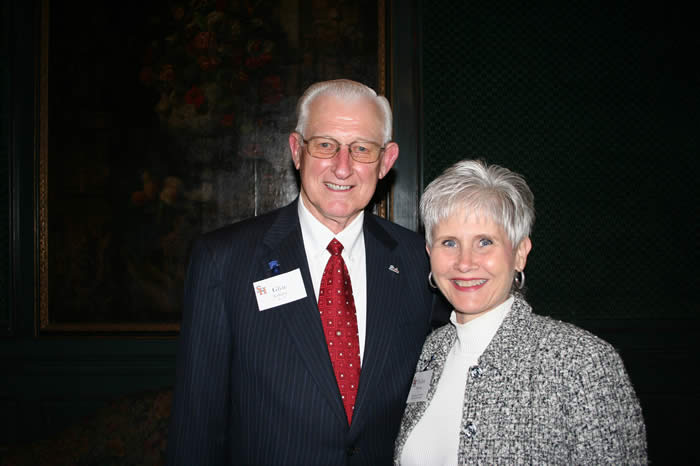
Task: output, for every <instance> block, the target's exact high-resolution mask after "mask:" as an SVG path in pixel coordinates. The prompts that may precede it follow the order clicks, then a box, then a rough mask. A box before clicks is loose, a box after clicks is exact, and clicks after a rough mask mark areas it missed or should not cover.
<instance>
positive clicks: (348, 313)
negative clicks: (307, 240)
mask: <svg viewBox="0 0 700 466" xmlns="http://www.w3.org/2000/svg"><path fill="white" fill-rule="evenodd" d="M326 249H328V251H329V252H330V253H331V257H330V259H328V264H326V270H324V271H323V277H322V278H321V289H320V291H319V294H318V309H319V311H320V313H321V321H322V322H323V330H324V332H325V334H326V343H327V344H328V353H329V354H330V356H331V362H332V363H333V371H334V372H335V379H336V380H337V381H338V388H339V389H340V396H341V397H342V398H343V405H344V406H345V414H346V415H347V416H348V424H350V423H351V422H352V410H353V409H354V408H355V397H356V396H357V385H358V382H359V381H360V340H359V337H358V334H357V316H356V315H355V300H354V298H353V296H352V284H351V283H350V275H349V274H348V268H347V267H346V266H345V261H344V260H343V256H341V255H340V253H341V251H342V250H343V245H342V244H340V242H339V241H338V240H337V239H335V238H333V241H331V242H330V243H329V244H328V247H327V248H326Z"/></svg>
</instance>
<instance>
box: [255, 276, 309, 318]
mask: <svg viewBox="0 0 700 466" xmlns="http://www.w3.org/2000/svg"><path fill="white" fill-rule="evenodd" d="M253 291H254V292H255V299H257V300H258V310H260V311H264V310H267V309H270V308H273V307H277V306H281V305H283V304H287V303H291V302H292V301H298V300H300V299H303V298H306V289H305V288H304V280H303V279H302V278H301V271H300V270H299V269H295V270H292V271H291V272H287V273H283V274H280V275H275V276H274V277H270V278H266V279H265V280H260V281H258V282H254V283H253Z"/></svg>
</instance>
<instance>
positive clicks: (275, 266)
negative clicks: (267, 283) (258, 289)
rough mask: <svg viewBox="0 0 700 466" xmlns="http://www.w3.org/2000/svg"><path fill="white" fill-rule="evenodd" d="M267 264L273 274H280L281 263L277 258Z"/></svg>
mask: <svg viewBox="0 0 700 466" xmlns="http://www.w3.org/2000/svg"><path fill="white" fill-rule="evenodd" d="M267 266H268V267H270V273H272V275H279V273H280V264H279V262H277V261H276V260H271V261H270V262H268V263H267Z"/></svg>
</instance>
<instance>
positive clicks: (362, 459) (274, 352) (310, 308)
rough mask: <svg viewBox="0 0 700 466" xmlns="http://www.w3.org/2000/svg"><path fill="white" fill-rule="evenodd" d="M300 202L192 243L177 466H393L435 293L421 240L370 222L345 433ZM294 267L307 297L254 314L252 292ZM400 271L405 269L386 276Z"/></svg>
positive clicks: (171, 444) (175, 434) (174, 436)
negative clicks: (275, 271) (361, 351)
mask: <svg viewBox="0 0 700 466" xmlns="http://www.w3.org/2000/svg"><path fill="white" fill-rule="evenodd" d="M296 208H297V207H296V202H295V203H292V204H291V205H289V206H287V207H284V208H282V209H279V210H277V211H274V212H272V213H270V214H267V215H264V216H261V217H256V218H254V219H250V220H246V221H244V222H241V223H238V224H235V225H231V226H229V227H226V228H223V229H221V230H218V231H216V232H213V233H209V234H207V235H205V236H204V237H202V238H201V239H200V240H198V241H197V243H196V245H195V246H194V249H193V252H192V256H191V259H190V267H189V270H188V277H187V283H186V289H185V314H184V317H183V324H182V333H181V336H180V341H179V349H178V369H177V370H178V372H177V384H176V389H175V400H174V405H173V410H172V419H171V426H170V434H169V438H168V464H170V465H226V464H246V465H257V464H265V465H274V464H280V465H282V464H284V465H295V464H298V465H314V464H319V465H321V464H323V465H345V464H348V465H350V464H372V465H377V464H390V463H391V460H392V453H393V442H394V439H395V437H396V434H397V432H398V427H399V423H400V420H401V415H402V414H403V409H404V406H405V400H406V396H407V394H408V386H409V383H410V380H411V378H412V376H413V370H414V368H415V364H416V361H417V359H418V355H419V353H420V349H421V346H422V343H423V340H424V338H425V335H426V334H427V332H428V330H429V322H430V310H431V307H432V302H433V298H434V295H433V294H432V293H431V292H430V290H429V288H428V286H427V283H426V278H425V277H426V276H427V273H428V261H427V256H426V254H425V249H424V243H423V240H422V238H421V237H419V236H418V235H417V234H415V233H413V232H410V231H409V230H406V229H404V228H402V227H400V226H398V225H395V224H392V223H390V222H387V221H385V220H383V219H380V218H377V217H375V216H373V215H369V214H368V215H365V223H364V235H365V251H366V257H367V286H368V290H367V334H366V347H365V356H364V359H363V367H362V373H361V377H360V385H359V389H358V395H357V402H356V405H355V413H354V415H353V422H352V425H351V426H348V423H347V420H346V419H345V414H344V411H343V405H342V402H341V399H340V394H339V392H338V388H337V384H336V381H335V376H334V374H333V369H332V366H331V362H330V358H329V356H328V351H327V348H326V343H325V338H324V335H323V329H322V325H321V322H320V318H319V315H318V307H317V304H316V302H317V299H316V296H314V293H313V286H312V284H311V277H310V275H309V270H308V265H307V262H306V256H305V253H304V247H303V243H302V238H301V230H300V227H299V220H298V218H297V210H296ZM273 259H276V260H277V261H278V262H279V263H280V268H281V273H285V272H289V271H291V270H295V269H297V268H299V269H300V270H301V274H302V278H303V280H304V284H305V287H306V290H307V295H308V296H307V297H306V298H305V299H302V300H299V301H295V302H293V303H288V304H285V305H283V306H279V307H276V308H272V309H269V310H267V311H263V312H259V311H258V309H257V304H256V300H255V296H254V292H253V286H252V283H253V282H254V281H258V280H261V279H264V278H266V277H267V276H269V272H268V271H267V263H268V262H269V261H270V260H273ZM389 266H394V267H395V268H397V269H398V270H399V273H398V274H397V273H395V272H393V271H391V270H389Z"/></svg>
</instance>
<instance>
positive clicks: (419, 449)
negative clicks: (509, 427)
mask: <svg viewBox="0 0 700 466" xmlns="http://www.w3.org/2000/svg"><path fill="white" fill-rule="evenodd" d="M512 304H513V298H512V297H510V298H508V299H507V300H506V301H505V302H504V303H502V304H500V305H499V306H497V307H495V308H493V309H492V310H490V311H489V312H487V313H486V314H483V315H481V316H479V317H477V318H476V319H474V320H472V321H469V322H467V323H466V324H459V323H457V318H456V313H455V311H452V314H451V315H450V322H451V323H452V325H454V326H455V328H456V329H457V340H456V341H455V344H454V345H453V346H452V349H451V350H450V353H449V355H448V356H447V361H445V368H444V369H443V372H442V375H441V377H440V381H439V382H438V385H437V388H436V389H435V394H434V395H433V399H432V400H431V401H430V405H428V408H427V409H426V410H425V414H424V415H423V417H422V418H421V420H420V421H419V422H418V424H416V427H415V428H414V429H413V431H412V432H411V434H410V435H409V437H408V439H407V440H406V444H405V446H404V448H403V453H402V455H401V464H402V465H405V466H425V465H431V466H433V465H435V466H438V465H456V464H457V449H458V447H459V427H460V426H459V424H460V421H461V419H462V408H463V406H464V396H465V393H464V390H465V387H466V384H467V372H468V370H469V368H470V367H471V366H474V365H476V364H478V362H479V357H481V354H482V353H483V352H484V350H485V349H486V347H487V346H488V344H489V343H490V342H491V339H493V336H494V335H495V334H496V331H497V330H498V328H499V327H500V326H501V323H502V322H503V319H505V317H506V315H507V314H508V311H509V310H510V308H511V306H512Z"/></svg>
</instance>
